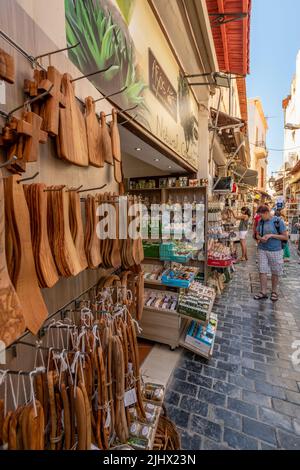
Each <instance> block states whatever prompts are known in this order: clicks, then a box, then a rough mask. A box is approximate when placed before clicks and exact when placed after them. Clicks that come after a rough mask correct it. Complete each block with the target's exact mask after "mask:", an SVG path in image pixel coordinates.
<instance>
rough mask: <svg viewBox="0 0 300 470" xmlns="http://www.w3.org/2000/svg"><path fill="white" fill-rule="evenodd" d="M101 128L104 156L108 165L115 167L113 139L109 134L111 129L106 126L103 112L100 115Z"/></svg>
mask: <svg viewBox="0 0 300 470" xmlns="http://www.w3.org/2000/svg"><path fill="white" fill-rule="evenodd" d="M100 126H101V133H100V137H101V145H102V155H103V157H104V161H105V162H106V163H109V164H110V165H113V163H114V159H113V154H112V146H111V137H110V133H109V128H108V126H107V124H106V116H105V113H104V112H103V111H102V112H101V113H100Z"/></svg>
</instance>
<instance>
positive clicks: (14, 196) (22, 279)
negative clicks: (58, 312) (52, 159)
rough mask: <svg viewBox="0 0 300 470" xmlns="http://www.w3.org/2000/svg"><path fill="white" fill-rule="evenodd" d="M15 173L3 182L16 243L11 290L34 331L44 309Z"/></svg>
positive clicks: (43, 318) (27, 213) (26, 214)
mask: <svg viewBox="0 0 300 470" xmlns="http://www.w3.org/2000/svg"><path fill="white" fill-rule="evenodd" d="M18 179H19V176H17V175H14V176H10V177H9V178H7V180H6V182H5V200H6V202H7V204H8V206H7V209H8V213H9V214H10V217H11V218H12V221H13V226H14V230H15V235H16V237H15V238H16V240H17V241H18V243H19V256H20V259H19V271H18V273H17V279H16V284H15V289H16V292H17V294H18V297H19V299H20V302H21V306H22V313H23V315H24V318H25V324H26V327H27V328H28V329H29V330H30V331H31V333H33V334H37V332H38V331H39V329H40V327H41V326H42V324H43V322H44V320H45V319H46V317H47V308H46V305H45V302H44V300H43V297H42V294H41V291H40V289H39V285H38V278H37V274H36V270H35V263H34V257H33V251H32V242H31V232H30V217H29V211H28V207H27V204H26V199H25V195H24V191H23V187H22V185H21V184H18V183H17V180H18Z"/></svg>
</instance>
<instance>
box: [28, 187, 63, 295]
mask: <svg viewBox="0 0 300 470" xmlns="http://www.w3.org/2000/svg"><path fill="white" fill-rule="evenodd" d="M45 189H46V185H45V184H31V185H28V186H27V187H25V188H24V190H25V196H26V201H27V205H28V208H29V213H30V222H31V240H32V246H33V253H34V260H35V267H36V271H37V275H38V279H39V285H40V287H43V288H45V287H53V286H54V284H56V282H57V281H58V279H59V276H58V273H57V269H56V266H55V262H54V259H53V255H52V252H51V248H50V244H49V239H48V231H47V217H46V214H47V193H46V192H45Z"/></svg>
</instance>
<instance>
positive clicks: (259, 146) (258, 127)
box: [248, 98, 268, 191]
mask: <svg viewBox="0 0 300 470" xmlns="http://www.w3.org/2000/svg"><path fill="white" fill-rule="evenodd" d="M248 128H249V143H250V156H251V163H250V165H251V169H252V170H256V171H257V172H258V189H259V190H261V191H266V186H267V173H268V150H267V144H266V139H267V131H268V123H267V120H266V117H265V114H264V110H263V106H262V102H261V100H260V99H259V98H253V99H249V100H248Z"/></svg>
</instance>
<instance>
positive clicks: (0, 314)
mask: <svg viewBox="0 0 300 470" xmlns="http://www.w3.org/2000/svg"><path fill="white" fill-rule="evenodd" d="M24 330H25V320H24V316H23V312H22V307H21V303H20V300H19V298H18V295H17V293H16V291H15V288H14V286H13V284H12V282H11V280H10V277H9V274H8V270H7V265H6V255H5V210H4V189H3V179H2V172H1V171H0V340H1V341H3V342H4V343H5V345H6V346H9V345H10V344H11V343H13V342H14V341H15V340H16V339H17V338H18V337H19V336H20V335H21V334H22V333H23V332H24ZM1 431H2V430H1Z"/></svg>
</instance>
